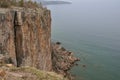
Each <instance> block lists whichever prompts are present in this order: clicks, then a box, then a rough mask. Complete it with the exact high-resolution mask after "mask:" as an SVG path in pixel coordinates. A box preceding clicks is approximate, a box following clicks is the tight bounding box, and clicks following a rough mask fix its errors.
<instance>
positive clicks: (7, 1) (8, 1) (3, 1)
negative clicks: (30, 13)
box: [0, 0, 42, 8]
mask: <svg viewBox="0 0 120 80" xmlns="http://www.w3.org/2000/svg"><path fill="white" fill-rule="evenodd" d="M0 7H1V8H10V7H27V8H36V7H42V6H41V5H40V4H38V3H37V2H36V1H32V0H0Z"/></svg>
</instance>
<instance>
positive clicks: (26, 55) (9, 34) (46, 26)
mask: <svg viewBox="0 0 120 80" xmlns="http://www.w3.org/2000/svg"><path fill="white" fill-rule="evenodd" d="M50 38H51V16H50V11H49V10H47V9H45V8H39V9H38V8H36V9H28V8H27V9H25V8H13V9H0V56H5V57H4V58H1V59H4V61H5V62H6V63H13V64H14V65H16V66H31V67H36V68H38V69H42V70H47V71H50V70H52V61H51V41H50V40H51V39H50ZM1 61H3V60H1ZM1 63H3V62H1Z"/></svg>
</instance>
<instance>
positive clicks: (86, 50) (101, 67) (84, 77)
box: [48, 0, 120, 80]
mask: <svg viewBox="0 0 120 80" xmlns="http://www.w3.org/2000/svg"><path fill="white" fill-rule="evenodd" d="M67 1H68V0H67ZM71 2H72V4H70V5H67V4H66V5H50V6H48V8H49V9H50V10H51V12H52V40H53V41H60V42H62V44H63V45H64V46H65V47H66V48H67V49H69V50H71V51H74V52H75V55H76V56H77V57H80V59H81V61H80V62H79V63H78V64H79V65H78V66H76V67H74V68H73V69H72V70H71V72H72V74H75V75H76V77H77V79H76V80H120V0H71ZM83 65H86V67H83Z"/></svg>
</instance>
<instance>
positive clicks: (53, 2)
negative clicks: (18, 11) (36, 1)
mask: <svg viewBox="0 0 120 80" xmlns="http://www.w3.org/2000/svg"><path fill="white" fill-rule="evenodd" d="M42 4H43V5H57V4H72V3H71V2H67V1H43V2H42Z"/></svg>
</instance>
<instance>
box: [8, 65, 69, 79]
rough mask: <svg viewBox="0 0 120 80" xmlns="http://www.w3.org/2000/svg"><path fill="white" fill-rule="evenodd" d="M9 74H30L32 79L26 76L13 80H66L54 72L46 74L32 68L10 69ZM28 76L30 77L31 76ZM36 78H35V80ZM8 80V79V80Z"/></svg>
mask: <svg viewBox="0 0 120 80" xmlns="http://www.w3.org/2000/svg"><path fill="white" fill-rule="evenodd" d="M10 72H14V73H16V74H17V73H23V74H25V73H26V74H28V73H29V74H31V75H32V76H33V77H34V78H32V77H31V78H27V77H29V76H28V75H27V76H26V77H22V78H21V79H20V78H19V79H14V80H33V79H34V80H68V79H66V78H64V77H63V76H62V75H58V74H56V73H54V72H47V71H41V70H38V69H36V68H32V67H20V68H16V67H13V68H11V69H10ZM31 75H30V76H31ZM35 77H36V78H35ZM9 80H10V78H9Z"/></svg>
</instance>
